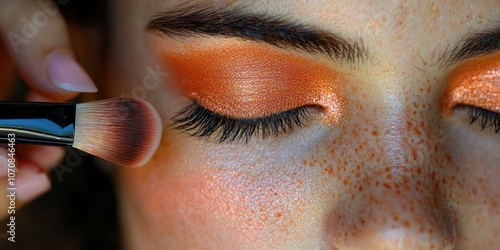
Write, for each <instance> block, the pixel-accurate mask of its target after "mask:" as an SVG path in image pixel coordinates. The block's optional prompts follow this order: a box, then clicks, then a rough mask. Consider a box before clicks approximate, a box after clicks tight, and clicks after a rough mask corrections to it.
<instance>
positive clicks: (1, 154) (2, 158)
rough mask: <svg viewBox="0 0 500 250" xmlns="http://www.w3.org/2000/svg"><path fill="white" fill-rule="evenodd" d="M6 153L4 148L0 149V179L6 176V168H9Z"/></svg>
mask: <svg viewBox="0 0 500 250" xmlns="http://www.w3.org/2000/svg"><path fill="white" fill-rule="evenodd" d="M8 153H9V152H8V151H7V149H6V148H0V177H4V176H7V168H8V167H9V159H8V158H7V154H8Z"/></svg>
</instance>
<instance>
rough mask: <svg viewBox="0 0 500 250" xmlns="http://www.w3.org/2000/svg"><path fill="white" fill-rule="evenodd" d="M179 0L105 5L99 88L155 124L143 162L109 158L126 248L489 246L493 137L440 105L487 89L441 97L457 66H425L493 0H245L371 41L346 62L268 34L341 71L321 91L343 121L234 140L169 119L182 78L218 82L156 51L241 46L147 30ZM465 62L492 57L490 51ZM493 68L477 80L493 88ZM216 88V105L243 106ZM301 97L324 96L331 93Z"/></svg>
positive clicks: (486, 17) (497, 172) (476, 27)
mask: <svg viewBox="0 0 500 250" xmlns="http://www.w3.org/2000/svg"><path fill="white" fill-rule="evenodd" d="M189 2H190V3H191V4H192V3H195V2H196V1H189ZM207 2H208V1H207ZM183 3H184V2H183V1H159V0H158V1H151V2H150V3H146V2H145V1H135V0H127V1H120V2H119V3H116V4H115V6H114V7H113V8H114V9H115V11H114V16H112V17H111V20H112V23H113V26H112V27H113V28H112V30H111V44H110V45H111V46H110V47H109V48H110V50H109V51H108V52H109V53H108V55H109V57H108V68H107V70H106V71H107V73H108V75H107V84H106V85H105V86H102V87H100V89H101V90H102V91H104V93H106V95H107V96H116V95H121V94H128V95H132V96H134V95H138V93H141V95H140V96H141V97H143V98H145V99H146V100H148V101H150V102H151V103H152V104H153V106H155V107H156V108H157V109H158V111H159V112H160V114H161V116H162V118H163V122H164V124H165V129H164V134H163V137H162V141H161V145H160V148H159V150H158V151H157V152H156V154H155V155H154V156H153V159H152V160H151V161H150V162H149V163H148V164H147V165H146V166H145V167H143V168H140V169H117V171H116V172H117V173H116V174H117V179H118V188H119V194H120V197H119V198H120V206H121V217H122V228H123V233H124V237H123V238H124V239H125V242H124V243H125V245H126V246H128V248H129V249H496V248H499V247H500V246H499V245H498V244H500V243H499V242H498V240H497V239H498V237H499V236H500V235H499V234H500V207H498V200H500V185H498V182H499V180H500V168H499V167H498V166H499V165H500V156H499V155H498V150H499V149H500V135H499V134H494V133H492V132H491V131H488V129H486V130H484V131H481V128H480V127H479V126H478V125H477V124H473V125H471V126H469V124H468V116H467V114H468V113H467V112H466V111H464V110H460V109H457V110H455V109H453V110H450V108H453V107H450V106H451V105H441V104H442V103H476V102H477V104H484V103H485V101H484V100H481V96H478V97H477V98H478V100H477V101H475V100H471V98H470V97H467V99H466V100H456V99H446V100H443V98H445V97H446V95H447V94H446V93H447V91H448V92H450V91H453V90H449V89H448V88H447V85H449V82H450V80H449V78H450V75H454V76H455V75H457V74H460V72H459V71H460V70H463V67H465V66H455V65H454V66H450V67H440V66H439V58H440V55H442V54H443V53H445V52H446V49H447V48H449V47H450V46H451V47H453V46H455V45H456V44H457V43H459V42H460V41H462V40H463V39H464V37H465V36H466V35H467V34H470V32H479V31H484V30H487V29H491V28H493V27H495V22H497V21H498V20H496V19H495V18H498V13H500V2H499V1H480V2H477V1H476V2H474V3H471V2H470V1H403V0H400V1H326V0H318V1H305V0H304V1H302V0H300V1H251V2H249V1H245V6H246V7H247V8H249V9H250V10H252V11H253V12H265V13H269V14H271V15H280V16H285V17H287V18H292V19H293V20H299V21H300V22H301V23H306V24H310V25H313V26H314V27H317V28H321V29H324V30H327V31H332V32H335V33H338V34H342V36H345V37H347V38H350V39H355V40H356V39H362V40H363V43H364V45H365V46H366V50H367V51H369V55H370V58H369V59H368V60H367V61H365V62H364V63H359V64H356V65H345V64H340V63H338V62H334V61H330V60H327V59H325V58H322V57H321V56H318V55H311V54H307V53H304V52H297V51H288V50H286V49H277V48H273V49H274V50H275V52H276V53H283V56H284V55H287V54H293V55H295V56H298V57H301V58H303V60H306V61H307V63H310V64H311V65H312V64H314V63H319V64H321V65H323V66H322V67H329V68H330V69H331V70H332V71H331V72H330V74H332V72H337V73H336V74H338V75H339V77H341V78H342V79H345V82H343V83H342V84H338V85H336V86H335V88H338V89H337V90H338V91H336V93H339V94H338V95H339V96H338V97H334V98H333V99H334V100H332V102H337V101H339V100H340V99H344V101H343V102H344V104H343V105H345V107H344V109H345V111H343V112H341V115H339V116H341V117H340V121H341V122H337V123H329V122H327V120H325V119H313V120H312V121H311V122H310V124H309V125H308V126H306V127H304V128H301V129H297V130H295V131H294V132H293V133H291V134H289V135H283V136H280V137H277V138H270V139H267V140H263V141H257V142H256V141H251V142H249V143H248V144H246V145H245V144H242V143H233V144H216V143H213V142H207V141H205V140H198V139H196V138H192V137H190V136H188V135H186V134H184V133H180V132H179V131H177V130H174V129H173V128H172V127H171V126H169V124H171V122H172V117H173V116H175V114H176V113H177V112H179V111H180V110H181V109H183V108H184V107H186V106H187V105H189V104H190V103H191V99H190V98H193V96H190V95H189V94H188V92H189V93H192V92H193V91H194V92H198V93H202V92H203V93H206V94H200V95H198V96H196V97H197V98H200V100H205V101H207V102H208V100H209V99H210V96H217V97H219V96H221V98H223V96H222V93H219V92H217V93H209V92H210V91H212V90H215V91H221V90H222V87H220V86H213V87H212V88H211V89H209V88H206V89H203V86H204V85H202V84H193V85H189V86H190V87H185V86H184V87H183V85H182V84H181V83H179V81H180V80H179V79H176V76H178V75H179V74H178V72H179V71H178V67H180V66H178V65H177V64H176V65H174V64H175V62H172V61H168V62H167V63H166V62H165V57H166V55H170V56H172V55H176V53H179V50H182V49H184V48H185V47H187V48H189V47H194V48H195V50H196V48H197V47H201V48H204V46H206V47H211V48H212V49H211V51H212V52H210V53H214V52H213V51H217V50H218V49H220V50H221V51H222V49H223V45H224V44H227V43H235V44H238V43H239V44H240V45H242V46H243V43H242V42H241V41H238V40H237V39H232V38H220V37H212V38H208V37H205V38H203V37H202V38H200V37H196V38H189V37H188V38H185V39H168V38H165V37H163V38H162V37H159V36H158V35H157V34H154V33H152V32H151V31H148V30H147V29H146V28H145V27H147V24H148V23H149V22H150V21H151V20H152V18H153V16H154V15H156V14H157V12H159V11H165V10H169V9H171V8H173V7H175V6H178V5H180V4H183ZM200 3H204V2H200ZM210 3H213V4H219V3H220V4H222V5H223V6H225V5H238V4H240V2H239V1H229V2H217V1H215V2H214V1H210ZM184 4H185V3H184ZM353 13H355V14H353ZM131 17H133V18H131ZM496 24H498V23H496ZM162 42H163V43H165V44H164V45H163V46H158V43H162ZM250 46H256V45H250ZM266 48H272V47H266ZM169 53H170V54H169ZM186 53H187V54H189V53H192V52H189V51H188V52H186ZM193 53H194V52H193ZM210 53H209V54H207V57H210V56H212V55H210ZM196 55H197V54H196V53H194V54H193V55H192V56H196ZM213 56H214V57H216V56H217V55H213ZM264 59H265V57H264ZM181 60H182V59H181ZM269 60H270V61H272V59H269ZM474 60H476V59H474ZM477 60H480V61H484V62H486V60H492V62H493V63H495V62H496V65H498V56H497V57H496V59H491V58H489V59H481V58H479V59H477ZM212 61H213V63H217V61H216V59H213V60H212ZM210 62H211V59H210V58H206V60H205V61H204V62H203V63H206V64H210ZM471 62H473V61H470V60H469V61H464V62H462V63H461V64H460V65H467V64H468V63H471ZM193 63H201V62H193ZM324 65H326V66H324ZM157 66H158V67H159V68H160V69H161V71H162V72H163V73H162V74H161V80H162V84H156V85H154V86H153V85H151V84H149V85H147V84H145V82H144V79H145V77H146V76H147V75H148V74H149V73H148V72H149V71H148V70H147V69H148V67H149V69H151V68H152V69H156V67H157ZM205 66H207V65H205ZM208 66H209V65H208ZM244 66H245V65H241V67H244ZM176 67H177V68H176ZM212 67H216V65H212ZM238 67H240V65H238ZM473 68H474V67H473ZM176 70H177V71H176ZM228 70H229V69H228ZM234 70H235V71H236V70H237V69H234ZM241 70H244V69H241ZM474 70H477V68H474ZM224 72H226V71H224ZM497 72H498V71H497ZM200 74H209V73H207V72H206V71H200ZM325 74H328V73H325ZM464 74H465V75H467V74H469V73H467V72H465V73H464ZM210 76H211V77H212V75H210ZM497 76H498V74H497ZM213 77H215V75H214V76H213ZM150 78H151V77H150ZM191 79H196V77H195V76H192V77H191ZM454 79H455V78H454ZM495 81H496V85H493V86H492V87H491V88H490V89H488V91H490V92H496V93H497V94H496V95H493V94H492V96H497V97H498V92H499V88H498V81H499V80H498V79H496V80H495ZM212 82H217V81H216V80H213V81H212ZM116 83H120V84H116ZM207 84H208V83H207ZM198 85H199V86H202V87H196V86H198ZM141 87H142V88H143V90H142V91H141V92H139V91H138V88H139V89H140V88H141ZM190 88H193V89H190ZM304 88H305V89H304V93H312V94H311V95H318V96H321V94H322V93H323V92H321V88H318V90H314V86H313V84H311V85H305V87H304ZM186 89H188V90H186ZM186 91H187V92H186ZM297 91H300V90H297ZM448 96H449V94H448ZM323 97H324V96H323ZM228 98H229V99H230V100H229V101H228V100H224V101H223V103H224V105H226V106H228V107H227V108H226V109H224V107H222V106H221V107H219V108H220V109H221V112H224V111H225V112H228V113H230V112H231V111H232V110H234V109H236V107H237V106H238V105H241V103H239V101H238V99H231V98H232V97H228ZM449 98H455V97H449ZM311 100H312V101H313V102H314V98H313V99H307V98H305V99H303V100H299V101H298V102H297V103H294V104H293V106H301V105H306V104H311V103H307V102H311ZM490 101H491V102H493V101H492V100H490ZM260 102H262V101H261V100H258V101H256V103H255V104H254V105H260ZM314 104H316V105H319V106H324V108H325V110H327V109H328V105H332V104H331V103H326V104H325V103H321V102H315V103H314ZM233 105H234V106H233ZM495 105H496V106H495ZM495 105H494V107H498V102H496V104H495ZM207 108H208V107H207ZM275 108H278V109H284V110H286V109H288V108H290V107H289V106H286V105H284V106H282V107H273V109H275ZM484 108H488V107H484ZM214 109H216V108H214ZM257 110H258V111H259V112H267V111H268V110H266V108H262V109H257ZM496 111H498V110H496ZM242 112H243V113H244V112H247V111H246V110H245V109H243V110H242ZM272 112H274V110H273V111H272ZM334 113H335V112H334ZM242 115H243V116H245V114H242ZM246 115H247V116H249V117H250V116H252V115H255V114H251V113H248V114H246ZM331 116H332V113H328V112H326V111H325V112H318V113H317V117H330V118H331ZM137 146H140V145H137Z"/></svg>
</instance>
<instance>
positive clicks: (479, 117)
mask: <svg viewBox="0 0 500 250" xmlns="http://www.w3.org/2000/svg"><path fill="white" fill-rule="evenodd" d="M476 122H479V126H481V130H484V129H486V128H492V129H493V131H494V132H495V133H497V134H498V133H500V114H498V113H495V112H492V111H489V110H486V109H482V108H478V107H470V109H469V124H470V125H472V124H473V123H476Z"/></svg>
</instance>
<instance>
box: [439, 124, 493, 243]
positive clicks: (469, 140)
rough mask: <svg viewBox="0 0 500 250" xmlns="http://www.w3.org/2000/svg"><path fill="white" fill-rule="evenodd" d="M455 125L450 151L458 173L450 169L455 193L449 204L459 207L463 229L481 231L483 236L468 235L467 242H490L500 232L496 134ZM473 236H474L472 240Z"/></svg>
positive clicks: (458, 214) (457, 209)
mask: <svg viewBox="0 0 500 250" xmlns="http://www.w3.org/2000/svg"><path fill="white" fill-rule="evenodd" d="M467 126H468V125H454V126H453V125H452V126H450V129H449V133H450V135H449V143H448V145H449V148H450V152H452V154H453V156H454V159H455V161H456V162H457V164H456V165H457V166H458V167H457V168H456V169H450V173H449V176H450V178H449V179H450V180H451V182H450V184H451V187H450V189H451V190H454V192H453V193H450V194H451V196H450V197H449V200H450V201H451V202H452V203H453V205H454V207H456V211H457V217H459V218H468V219H467V220H462V221H459V223H461V225H460V226H461V227H462V228H467V230H471V232H472V231H473V230H478V231H481V234H472V233H471V234H464V238H465V239H464V241H466V240H471V241H472V242H480V241H484V242H488V241H491V239H495V238H497V237H498V233H499V232H500V207H499V201H500V186H499V185H498V180H499V179H500V168H499V167H498V166H500V156H499V155H498V153H497V152H498V150H497V149H498V145H499V144H498V142H499V141H498V140H497V141H495V139H496V137H497V135H496V134H488V133H489V132H488V131H475V130H474V128H473V127H472V126H474V125H471V126H469V127H467ZM469 235H474V236H473V238H472V237H471V238H469V237H470V236H469Z"/></svg>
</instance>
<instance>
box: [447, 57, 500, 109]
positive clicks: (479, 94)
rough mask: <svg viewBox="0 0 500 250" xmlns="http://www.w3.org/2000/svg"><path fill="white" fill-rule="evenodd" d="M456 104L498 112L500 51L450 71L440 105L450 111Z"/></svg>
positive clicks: (499, 98) (499, 104) (499, 106)
mask: <svg viewBox="0 0 500 250" xmlns="http://www.w3.org/2000/svg"><path fill="white" fill-rule="evenodd" d="M458 105H467V106H474V107H478V108H482V109H486V110H490V111H492V112H497V113H500V53H496V54H494V55H491V56H487V57H481V58H476V59H471V60H469V61H467V62H466V63H464V64H462V65H460V66H458V67H457V68H456V69H455V70H454V71H453V72H452V74H451V75H450V78H449V83H448V86H447V88H446V90H445V94H444V96H443V99H442V108H443V111H444V112H445V114H449V113H451V111H452V110H453V108H454V107H456V106H458Z"/></svg>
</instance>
